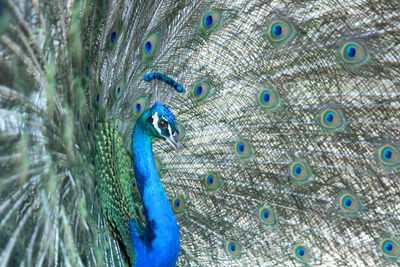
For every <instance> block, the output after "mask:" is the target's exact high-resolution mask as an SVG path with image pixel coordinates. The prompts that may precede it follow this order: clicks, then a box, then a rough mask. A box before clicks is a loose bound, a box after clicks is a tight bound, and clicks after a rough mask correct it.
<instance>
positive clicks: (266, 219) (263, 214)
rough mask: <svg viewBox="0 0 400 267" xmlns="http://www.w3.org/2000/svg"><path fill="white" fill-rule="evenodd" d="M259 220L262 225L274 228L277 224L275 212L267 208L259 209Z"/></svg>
mask: <svg viewBox="0 0 400 267" xmlns="http://www.w3.org/2000/svg"><path fill="white" fill-rule="evenodd" d="M258 220H259V221H260V223H261V224H262V225H267V226H272V225H275V224H276V222H277V218H276V213H275V211H274V210H273V209H272V208H270V207H267V206H262V207H260V208H259V209H258Z"/></svg>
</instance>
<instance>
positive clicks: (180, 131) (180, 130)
mask: <svg viewBox="0 0 400 267" xmlns="http://www.w3.org/2000/svg"><path fill="white" fill-rule="evenodd" d="M176 128H177V130H178V139H179V141H182V140H183V139H184V138H185V135H186V131H185V129H184V128H183V127H182V125H180V124H178V125H177V126H176Z"/></svg>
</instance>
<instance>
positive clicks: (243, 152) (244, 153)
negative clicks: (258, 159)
mask: <svg viewBox="0 0 400 267" xmlns="http://www.w3.org/2000/svg"><path fill="white" fill-rule="evenodd" d="M234 146H235V152H236V155H237V156H238V157H239V158H240V159H248V158H249V157H251V156H252V154H253V151H252V148H251V146H250V144H249V143H248V142H247V141H246V140H239V141H237V142H236V143H235V145H234Z"/></svg>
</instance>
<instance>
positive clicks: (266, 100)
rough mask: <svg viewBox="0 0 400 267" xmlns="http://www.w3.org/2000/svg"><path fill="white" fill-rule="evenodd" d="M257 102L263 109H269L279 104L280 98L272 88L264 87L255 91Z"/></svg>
mask: <svg viewBox="0 0 400 267" xmlns="http://www.w3.org/2000/svg"><path fill="white" fill-rule="evenodd" d="M257 104H258V105H259V106H260V107H261V109H262V110H264V111H271V110H274V109H276V108H278V107H279V106H280V98H279V95H278V93H277V92H276V91H275V90H274V89H272V88H271V89H264V90H261V91H259V92H258V93H257Z"/></svg>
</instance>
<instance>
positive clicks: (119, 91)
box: [115, 80, 124, 99]
mask: <svg viewBox="0 0 400 267" xmlns="http://www.w3.org/2000/svg"><path fill="white" fill-rule="evenodd" d="M123 88H124V81H123V80H121V81H119V82H118V83H117V84H116V85H115V97H116V98H117V99H119V98H120V97H121V95H122V90H123Z"/></svg>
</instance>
